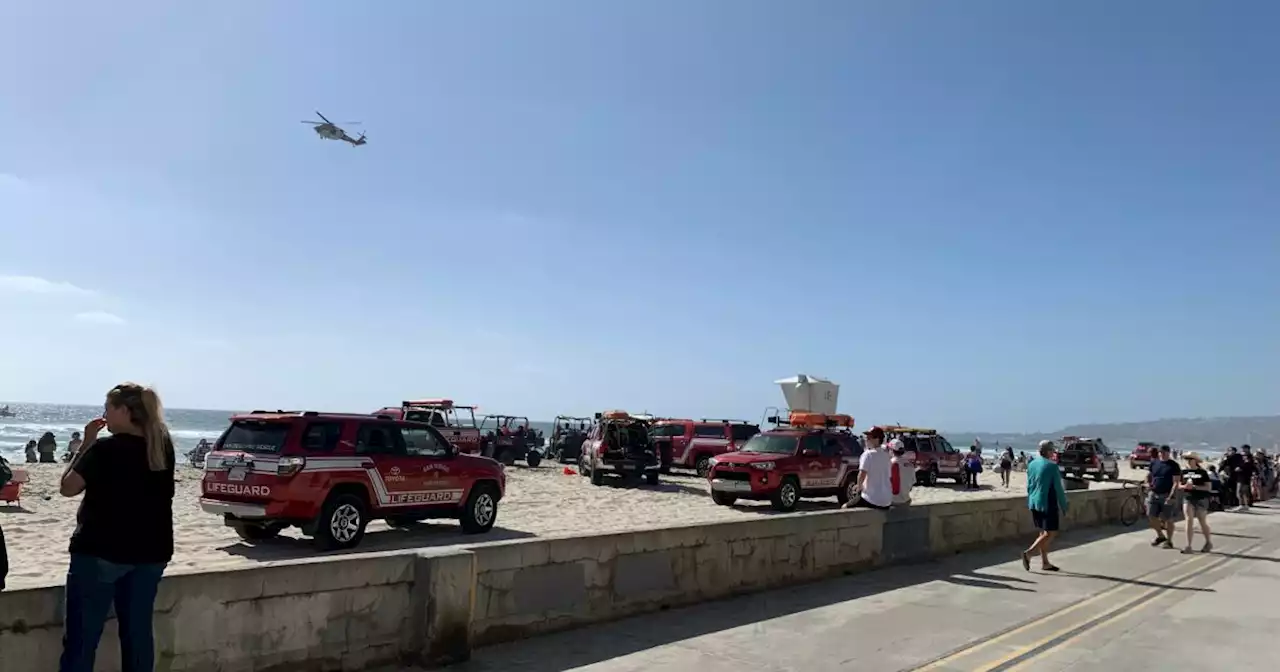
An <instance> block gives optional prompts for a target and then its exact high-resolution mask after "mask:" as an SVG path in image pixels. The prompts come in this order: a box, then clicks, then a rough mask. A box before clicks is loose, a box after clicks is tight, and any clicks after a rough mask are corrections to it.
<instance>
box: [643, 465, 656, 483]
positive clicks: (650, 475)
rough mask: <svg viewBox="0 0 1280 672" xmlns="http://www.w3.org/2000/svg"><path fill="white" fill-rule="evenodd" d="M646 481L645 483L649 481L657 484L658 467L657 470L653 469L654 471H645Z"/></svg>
mask: <svg viewBox="0 0 1280 672" xmlns="http://www.w3.org/2000/svg"><path fill="white" fill-rule="evenodd" d="M644 482H645V483H648V484H649V485H657V484H658V470H656V469H655V470H653V471H646V472H644Z"/></svg>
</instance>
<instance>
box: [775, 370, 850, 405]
mask: <svg viewBox="0 0 1280 672" xmlns="http://www.w3.org/2000/svg"><path fill="white" fill-rule="evenodd" d="M773 382H774V384H776V385H778V386H779V387H781V388H782V396H783V397H784V398H785V399H786V400H787V408H788V409H790V410H793V411H808V412H810V413H826V414H832V413H835V412H836V401H837V400H838V399H839V397H840V385H839V384H838V383H833V382H831V381H830V380H827V379H826V378H819V377H817V376H810V375H807V374H803V373H801V374H799V375H796V376H792V377H790V378H783V379H782V380H775V381H773Z"/></svg>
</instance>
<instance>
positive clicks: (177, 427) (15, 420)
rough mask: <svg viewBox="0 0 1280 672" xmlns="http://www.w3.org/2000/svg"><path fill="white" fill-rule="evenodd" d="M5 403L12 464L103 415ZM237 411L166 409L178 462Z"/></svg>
mask: <svg viewBox="0 0 1280 672" xmlns="http://www.w3.org/2000/svg"><path fill="white" fill-rule="evenodd" d="M6 404H8V406H9V410H10V411H13V413H14V416H13V417H5V418H0V455H3V456H4V458H5V459H6V460H9V462H11V463H19V462H25V461H26V455H25V453H24V448H25V446H26V445H27V442H28V441H35V440H39V438H40V436H41V435H42V434H44V433H45V432H53V435H54V436H55V437H57V439H58V457H59V459H61V457H62V453H63V452H64V450H65V448H66V445H67V442H68V441H70V440H71V432H81V431H84V426H85V423H87V422H89V421H90V420H92V419H93V418H96V417H98V416H99V415H101V414H102V407H101V406H79V405H72V404H25V403H20V402H0V408H3V407H4V406H5V405H6ZM371 410H372V409H371ZM240 412H243V411H202V410H195V409H186V408H167V409H165V420H167V421H168V423H169V432H170V434H171V435H172V436H173V442H174V447H175V448H176V449H177V450H176V452H177V454H178V461H179V462H186V457H185V455H186V454H187V452H189V451H190V450H191V449H192V448H194V447H195V446H196V444H197V443H199V442H200V439H208V440H210V441H213V440H215V439H217V438H218V436H219V435H221V434H222V430H224V429H226V428H227V425H228V424H229V423H228V418H230V417H231V416H232V415H235V414H236V413H240ZM477 421H479V419H478V418H477ZM529 426H530V427H531V428H533V429H540V430H542V432H543V433H544V434H547V435H550V433H551V423H549V422H538V421H531V422H530V423H529Z"/></svg>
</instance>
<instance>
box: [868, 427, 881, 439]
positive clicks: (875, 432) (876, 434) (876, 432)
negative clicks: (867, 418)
mask: <svg viewBox="0 0 1280 672" xmlns="http://www.w3.org/2000/svg"><path fill="white" fill-rule="evenodd" d="M863 434H865V435H866V436H869V437H871V438H873V439H880V440H882V441H883V440H884V430H883V429H881V428H879V427H872V428H871V429H868V430H867V431H865V432H863Z"/></svg>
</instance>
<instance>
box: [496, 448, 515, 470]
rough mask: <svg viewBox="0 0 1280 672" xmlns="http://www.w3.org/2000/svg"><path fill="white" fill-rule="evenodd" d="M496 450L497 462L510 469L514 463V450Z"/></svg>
mask: <svg viewBox="0 0 1280 672" xmlns="http://www.w3.org/2000/svg"><path fill="white" fill-rule="evenodd" d="M497 450H498V461H499V462H501V463H502V464H503V465H504V466H508V467H510V466H512V465H514V464H515V463H516V449H515V448H499V449H497Z"/></svg>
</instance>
